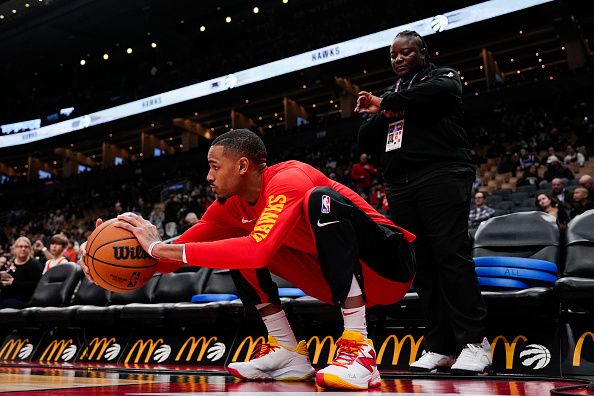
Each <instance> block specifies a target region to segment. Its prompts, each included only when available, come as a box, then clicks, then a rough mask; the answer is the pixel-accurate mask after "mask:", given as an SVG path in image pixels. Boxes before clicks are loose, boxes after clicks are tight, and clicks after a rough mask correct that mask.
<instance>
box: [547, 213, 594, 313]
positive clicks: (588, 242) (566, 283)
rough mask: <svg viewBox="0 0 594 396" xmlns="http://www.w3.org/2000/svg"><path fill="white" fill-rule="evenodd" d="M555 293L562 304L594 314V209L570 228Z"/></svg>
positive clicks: (569, 225)
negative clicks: (578, 307)
mask: <svg viewBox="0 0 594 396" xmlns="http://www.w3.org/2000/svg"><path fill="white" fill-rule="evenodd" d="M555 291H556V293H557V295H558V296H559V299H560V301H561V303H562V304H565V305H567V304H571V305H572V306H575V305H577V306H583V307H587V308H588V309H589V310H590V312H592V313H594V209H593V210H588V211H586V212H584V213H583V214H581V215H579V216H576V217H575V218H574V219H573V220H571V221H570V222H569V224H568V226H567V242H566V259H565V268H564V269H563V271H562V277H561V278H560V279H559V280H557V283H556V284H555Z"/></svg>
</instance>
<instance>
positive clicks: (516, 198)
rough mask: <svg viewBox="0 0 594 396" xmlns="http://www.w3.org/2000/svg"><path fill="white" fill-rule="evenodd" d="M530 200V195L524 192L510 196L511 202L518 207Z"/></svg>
mask: <svg viewBox="0 0 594 396" xmlns="http://www.w3.org/2000/svg"><path fill="white" fill-rule="evenodd" d="M527 198H528V193H527V192H523V191H518V192H515V193H512V194H511V195H510V201H512V202H513V203H514V205H516V206H522V204H523V202H524V201H525V200H526V199H527Z"/></svg>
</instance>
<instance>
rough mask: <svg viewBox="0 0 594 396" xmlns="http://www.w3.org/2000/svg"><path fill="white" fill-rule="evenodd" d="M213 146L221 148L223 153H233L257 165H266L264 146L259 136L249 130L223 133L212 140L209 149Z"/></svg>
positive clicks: (234, 130)
mask: <svg viewBox="0 0 594 396" xmlns="http://www.w3.org/2000/svg"><path fill="white" fill-rule="evenodd" d="M214 146H222V147H223V150H224V151H225V152H227V151H230V152H233V153H235V154H238V155H240V156H242V157H246V158H247V159H249V160H251V161H254V162H255V163H257V164H265V163H266V157H267V153H266V146H264V142H263V141H262V139H260V136H258V135H256V134H255V133H254V132H252V131H250V130H249V129H232V130H230V131H229V132H225V133H223V134H222V135H220V136H217V137H216V138H215V140H213V142H212V144H211V147H214Z"/></svg>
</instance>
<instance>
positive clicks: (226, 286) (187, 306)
mask: <svg viewBox="0 0 594 396" xmlns="http://www.w3.org/2000/svg"><path fill="white" fill-rule="evenodd" d="M207 271H208V278H207V279H206V281H205V283H204V287H203V289H202V290H201V291H200V292H199V293H198V295H200V294H211V295H216V294H219V295H228V294H235V295H237V289H236V288H235V284H234V283H233V279H232V278H231V271H229V270H210V269H209V270H207ZM195 294H196V293H195ZM190 297H191V296H190ZM186 301H187V302H178V303H176V304H174V305H173V306H172V307H171V310H170V316H169V317H170V318H171V320H175V321H177V322H179V323H181V324H183V325H204V324H208V323H210V324H213V323H215V322H216V321H218V320H220V319H221V318H223V317H225V320H233V319H234V317H235V316H236V315H234V314H233V312H231V311H230V309H229V308H230V306H229V301H225V300H223V299H221V300H220V301H211V302H203V303H192V302H190V298H188V299H187V300H186ZM242 311H243V308H242Z"/></svg>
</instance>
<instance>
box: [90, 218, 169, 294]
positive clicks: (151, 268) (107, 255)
mask: <svg viewBox="0 0 594 396" xmlns="http://www.w3.org/2000/svg"><path fill="white" fill-rule="evenodd" d="M116 221H117V219H111V220H108V221H106V222H104V223H103V224H101V225H100V226H99V227H97V228H96V229H95V231H93V233H92V234H91V236H89V239H88V240H87V247H86V251H87V254H86V256H85V259H84V260H85V264H86V265H87V267H88V268H89V273H90V274H91V276H92V277H93V280H94V281H95V283H97V284H98V285H99V286H101V287H102V288H104V289H107V290H110V291H113V292H127V291H132V290H135V289H138V288H139V287H141V286H143V285H144V284H145V283H146V282H148V280H149V279H151V277H152V276H153V273H154V272H155V267H156V265H157V262H158V260H156V259H154V258H152V257H151V256H149V255H148V253H147V252H145V251H144V249H143V248H142V246H140V244H139V243H138V240H137V239H136V237H135V236H134V234H132V233H131V232H130V231H128V230H124V229H123V228H118V227H116V226H115V225H114V223H115V222H116Z"/></svg>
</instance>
